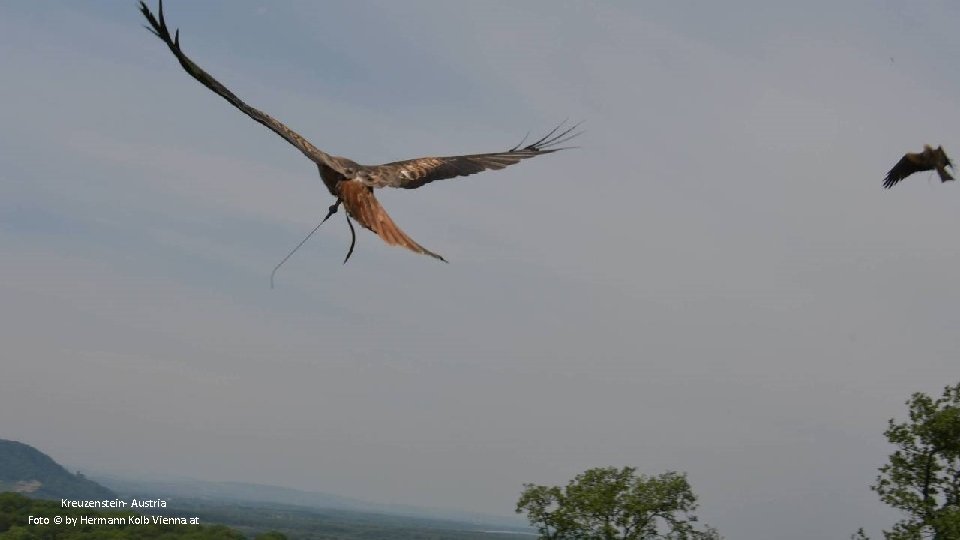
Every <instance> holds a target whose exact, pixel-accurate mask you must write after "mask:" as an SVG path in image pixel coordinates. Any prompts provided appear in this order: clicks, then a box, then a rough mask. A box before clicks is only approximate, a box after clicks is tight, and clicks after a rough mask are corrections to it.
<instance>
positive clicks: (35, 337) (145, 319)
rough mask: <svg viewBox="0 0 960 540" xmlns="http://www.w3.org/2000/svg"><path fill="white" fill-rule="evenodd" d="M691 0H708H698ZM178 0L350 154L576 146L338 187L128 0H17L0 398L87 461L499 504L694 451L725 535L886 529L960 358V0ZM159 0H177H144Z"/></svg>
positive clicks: (699, 488) (274, 102)
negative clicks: (949, 161) (365, 216)
mask: <svg viewBox="0 0 960 540" xmlns="http://www.w3.org/2000/svg"><path fill="white" fill-rule="evenodd" d="M694 4H696V5H694ZM785 4H786V3H772V2H766V1H756V2H725V3H723V5H722V6H721V5H719V4H718V3H707V2H698V3H686V5H685V6H683V5H678V4H677V3H673V2H671V3H658V4H656V5H653V4H652V3H643V2H629V3H628V2H622V3H614V2H603V3H573V2H568V3H562V2H554V1H550V0H543V1H540V2H523V3H517V2H512V1H511V2H507V1H502V2H494V1H484V2H448V1H440V0H437V1H435V2H402V3H401V2H390V1H384V2H336V3H326V2H306V1H303V2H294V1H285V2H280V1H276V2H268V1H264V0H259V1H258V0H248V1H236V2H233V1H230V2H227V1H217V2H214V1H202V2H192V1H185V0H180V1H177V0H168V2H166V3H165V8H166V16H167V21H168V24H170V25H171V27H179V28H180V30H181V44H182V46H183V48H184V50H185V51H186V53H187V54H188V55H190V56H191V57H192V58H193V59H194V60H195V61H196V62H197V63H198V64H199V65H200V66H202V67H203V68H205V69H207V70H208V71H209V72H211V73H212V74H213V75H214V76H216V77H218V78H219V79H220V80H221V81H222V82H223V83H225V84H226V85H227V86H228V87H230V88H231V89H232V90H233V91H234V92H236V93H237V94H238V95H240V96H241V97H242V98H244V99H246V100H247V101H248V102H249V103H250V104H252V105H254V106H256V107H258V108H261V109H263V110H265V111H267V112H269V113H270V114H272V115H273V116H275V117H276V118H278V119H279V120H281V121H284V122H286V123H287V124H288V125H289V126H290V127H292V128H293V129H295V130H298V131H299V132H300V133H301V134H303V135H304V136H306V137H307V138H308V139H310V140H311V141H312V142H313V143H314V144H315V145H317V146H318V147H320V148H321V149H323V150H325V151H327V152H330V153H333V154H337V155H342V156H347V157H350V158H352V159H354V160H356V161H359V162H361V163H383V162H388V161H394V160H398V159H405V158H411V157H417V156H423V155H446V154H460V153H475V152H488V151H497V150H503V149H506V148H509V147H510V146H512V145H514V144H515V143H516V142H517V141H519V139H520V138H521V137H522V136H523V135H524V134H525V133H526V132H528V131H530V132H531V133H532V134H534V135H535V134H537V133H540V132H544V131H547V130H549V129H550V128H551V127H552V126H553V125H555V124H556V123H558V122H559V121H561V120H563V119H564V118H568V117H569V118H570V119H572V120H585V121H586V123H585V124H584V128H585V130H586V133H585V134H584V135H583V136H582V137H580V138H579V139H577V142H578V144H579V145H580V148H579V149H576V150H570V151H566V152H561V153H558V154H553V155H550V156H546V157H541V158H536V159H533V160H528V161H525V162H523V163H521V164H519V165H516V166H513V167H510V168H508V169H506V170H502V171H498V172H488V173H484V174H482V175H477V176H471V177H469V178H461V179H457V180H447V181H443V182H436V183H433V184H430V185H427V186H425V187H423V188H421V189H418V190H415V191H406V190H404V191H388V190H381V191H380V192H378V197H380V199H381V201H382V202H383V204H384V205H385V207H386V208H387V209H388V210H389V212H390V213H391V215H392V216H393V218H394V220H395V221H396V222H397V223H398V224H399V225H400V227H402V228H403V229H404V230H405V231H406V232H407V233H408V234H409V235H410V236H411V237H412V238H414V239H415V240H417V241H418V242H420V243H421V244H423V245H424V246H425V247H427V248H428V249H431V250H433V251H436V252H438V253H440V254H442V255H444V256H445V257H446V258H447V259H448V260H449V261H450V264H443V263H439V262H437V261H435V260H433V259H431V258H429V257H425V256H419V255H415V254H413V253H410V252H407V251H404V250H402V249H398V248H394V247H389V246H387V245H385V244H384V243H383V242H382V241H381V240H380V239H378V238H377V237H376V236H374V235H373V234H372V233H369V232H368V231H365V230H358V243H357V248H356V252H355V253H354V255H353V258H352V260H351V261H350V262H349V263H348V264H347V265H345V266H344V265H342V264H341V261H342V259H343V255H344V254H345V252H346V249H347V246H348V243H349V232H348V230H347V227H346V225H345V223H344V219H343V217H342V215H338V216H336V217H335V218H334V219H331V221H330V222H328V223H327V224H325V225H324V226H323V227H322V228H321V230H320V231H319V232H318V233H317V235H316V236H315V237H314V238H313V239H312V240H311V241H310V243H308V244H307V245H306V246H305V247H304V248H303V249H301V251H300V252H299V253H297V254H296V255H295V256H294V257H293V258H292V259H291V260H290V261H289V262H288V263H287V264H286V265H285V266H284V267H283V268H282V269H281V270H280V272H279V274H278V276H277V288H276V289H274V290H271V289H270V288H269V275H270V270H271V269H272V268H273V266H274V265H275V264H276V263H277V262H278V261H279V260H280V259H281V258H282V257H283V256H284V255H285V254H286V253H287V251H289V250H290V249H291V248H292V247H293V246H294V245H296V243H297V242H298V241H299V240H300V239H301V238H302V236H303V235H304V234H305V233H306V232H307V231H309V230H310V229H311V228H312V227H313V226H314V225H315V223H316V221H317V220H318V219H319V218H320V217H322V215H323V213H324V212H325V211H326V208H327V207H328V206H329V205H330V204H331V203H332V202H333V200H332V198H331V197H330V195H329V194H328V193H327V191H326V189H325V188H324V187H323V185H322V184H321V182H320V179H319V177H318V176H317V174H316V168H315V167H314V166H313V164H312V163H310V162H309V161H308V160H306V159H305V158H304V157H303V156H302V155H300V154H299V153H298V152H297V151H296V150H295V149H294V148H293V147H291V146H289V145H288V144H287V143H285V142H284V141H283V140H281V139H280V138H279V137H277V136H276V135H274V134H273V133H271V132H269V131H268V130H266V129H265V128H263V127H262V126H260V125H258V124H256V123H254V122H253V121H251V120H250V119H248V118H247V117H245V116H244V115H243V114H242V113H240V112H239V111H237V110H235V109H234V108H233V107H231V106H230V105H229V104H228V103H226V102H225V101H223V100H222V99H220V98H219V97H217V96H215V95H214V94H213V93H212V92H210V91H208V90H207V89H206V88H204V87H202V86H201V85H200V84H199V83H197V82H196V81H194V80H193V79H191V78H190V77H189V76H188V75H186V73H184V72H183V71H182V69H181V68H180V66H179V65H178V64H177V63H176V61H175V59H174V58H173V56H172V55H171V54H170V52H169V51H168V50H167V49H166V47H165V46H164V45H163V43H161V42H160V41H159V40H157V39H156V38H154V37H153V36H151V35H150V34H149V33H148V32H147V31H146V30H144V29H143V27H142V23H143V21H142V20H141V16H140V14H139V13H138V11H137V9H136V3H135V2H133V1H126V0H124V1H112V0H111V1H106V0H104V1H96V2H92V1H91V2H66V1H63V2H53V1H49V2H34V1H28V0H6V1H4V2H0V50H2V51H3V54H0V73H3V76H2V81H3V82H2V83H0V100H2V103H3V104H4V106H2V107H0V126H2V127H0V254H2V256H0V306H2V307H0V342H2V344H3V347H2V353H0V354H2V357H3V359H2V366H3V369H2V378H0V438H8V439H15V440H20V441H23V442H26V443H28V444H31V445H33V446H36V447H38V448H39V449H40V450H42V451H45V452H48V453H49V454H50V455H51V456H52V457H54V459H57V460H58V461H61V462H63V463H65V464H67V465H68V466H70V467H72V468H89V469H96V470H109V471H114V472H116V473H118V474H122V473H128V474H144V475H151V476H161V477H162V476H167V475H169V476H181V477H183V476H186V477H193V478H198V479H205V480H236V481H245V482H257V483H266V484H274V485H280V486H287V487H292V488H298V489H305V490H313V491H325V492H330V493H336V494H340V495H344V496H350V497H356V498H362V499H367V500H371V501H377V502H386V503H404V504H413V505H424V506H436V507H448V508H461V509H466V510H473V511H478V512H485V513H491V514H502V515H511V514H512V512H513V507H514V504H515V502H516V499H517V497H518V496H519V494H520V491H521V489H522V484H523V483H524V482H533V483H538V484H563V483H565V482H566V481H567V480H568V479H570V478H572V477H573V476H574V475H576V474H577V473H579V472H582V471H583V470H585V469H587V468H590V467H599V466H609V465H612V466H624V465H631V466H635V467H637V468H638V469H639V470H640V472H643V473H646V474H659V473H662V472H664V471H666V470H680V471H686V472H687V473H688V474H689V480H690V482H691V484H692V486H693V488H694V490H695V491H696V493H697V494H698V495H699V496H700V502H701V509H700V512H699V514H700V516H701V519H702V520H703V521H705V522H707V523H709V524H711V525H713V526H715V527H717V528H718V529H719V530H720V532H721V533H722V534H724V535H725V536H726V537H727V538H731V539H747V540H751V539H757V540H760V539H767V538H781V539H786V540H793V539H795V540H801V539H802V540H807V539H810V538H846V537H848V536H849V535H850V534H851V533H853V532H854V531H855V530H856V529H857V528H858V527H860V526H864V527H865V528H866V529H867V531H868V532H869V533H871V534H873V535H878V534H879V531H880V529H881V528H884V527H889V526H890V525H891V524H892V523H893V521H894V520H895V519H897V514H896V513H893V512H891V511H889V510H887V509H886V507H884V506H883V505H882V504H881V503H880V502H879V501H878V499H877V497H876V495H875V494H874V493H872V492H871V491H870V490H869V485H870V484H872V483H873V481H874V479H875V478H876V474H877V467H878V466H880V465H881V464H882V463H883V462H884V461H885V459H886V456H887V455H888V454H889V453H890V452H891V451H892V448H891V447H890V446H889V445H888V444H887V443H886V441H885V439H884V437H883V435H882V433H883V430H884V429H885V428H886V422H887V420H888V419H889V418H891V417H898V418H903V417H904V412H905V406H904V405H903V403H904V401H905V400H906V399H907V398H908V397H909V395H910V394H911V393H912V392H916V391H923V392H927V393H938V392H939V391H940V390H941V389H942V387H943V386H945V385H947V384H952V383H955V382H957V378H958V377H957V376H958V373H960V369H958V368H957V366H958V365H960V364H958V361H957V351H958V350H960V332H957V330H956V328H955V325H956V323H957V317H956V311H957V306H958V305H960V289H958V287H957V286H956V280H957V276H958V273H960V242H958V240H957V234H956V231H957V230H958V229H960V185H958V184H955V183H954V184H944V185H941V184H940V182H939V180H937V179H936V178H935V176H934V175H930V174H927V173H922V174H918V175H916V176H914V177H911V178H910V179H908V180H907V181H905V182H903V183H901V184H900V185H897V186H896V187H895V188H894V189H892V190H889V191H885V190H883V189H882V187H881V185H882V180H883V176H884V174H885V173H886V171H887V170H888V169H889V168H890V167H891V166H892V165H893V164H894V163H895V162H896V161H897V160H898V159H899V157H900V156H901V155H902V154H903V153H904V152H906V151H918V150H920V149H921V148H922V145H923V144H924V143H930V144H933V145H937V144H943V145H944V147H945V148H946V150H947V152H948V153H949V152H958V154H957V157H960V75H958V72H957V70H956V69H955V65H956V51H957V50H960V34H958V33H957V32H956V28H957V26H958V23H960V4H957V3H956V2H950V1H943V2H919V3H910V5H909V7H907V5H906V3H901V2H842V3H836V2H804V3H793V4H791V5H785ZM151 6H152V7H155V4H154V3H152V2H151Z"/></svg>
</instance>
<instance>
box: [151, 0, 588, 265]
mask: <svg viewBox="0 0 960 540" xmlns="http://www.w3.org/2000/svg"><path fill="white" fill-rule="evenodd" d="M140 11H141V12H142V13H143V16H144V17H146V19H147V22H148V23H149V24H150V26H147V27H146V28H147V30H150V32H152V33H153V34H154V35H156V36H157V37H158V38H160V39H161V40H163V42H164V43H166V44H167V47H169V48H170V51H171V52H173V55H174V56H176V57H177V60H178V61H179V62H180V65H181V66H183V69H184V70H186V72H187V73H188V74H190V76H191V77H193V78H194V79H196V80H198V81H200V83H202V84H203V85H204V86H206V87H207V88H209V89H210V90H212V91H213V92H215V93H216V94H217V95H219V96H220V97H222V98H223V99H225V100H227V101H229V102H230V104H231V105H233V106H234V107H236V108H238V109H240V110H241V111H243V113H244V114H246V115H247V116H249V117H250V118H252V119H254V120H256V121H257V122H259V123H261V124H263V125H264V126H266V127H267V128H269V129H271V130H272V131H273V132H274V133H276V134H277V135H279V136H281V137H283V139H284V140H286V141H287V142H288V143H290V144H292V145H293V146H295V147H296V148H297V149H298V150H300V152H302V153H303V154H304V155H305V156H307V158H309V159H310V160H311V161H313V162H314V163H316V164H317V169H318V170H319V171H320V178H322V179H323V183H324V185H326V186H327V189H328V190H329V191H330V194H331V195H333V196H334V197H336V199H337V200H336V202H335V203H334V204H332V205H331V206H330V208H329V209H328V213H327V215H326V217H325V218H324V219H323V221H321V224H322V223H323V222H325V221H326V220H327V219H328V218H330V216H332V215H333V214H334V213H336V211H337V208H338V207H339V206H340V205H341V204H343V207H344V209H345V210H346V213H347V224H348V225H350V232H351V235H352V237H351V243H350V249H349V251H348V252H347V256H346V258H345V259H344V260H343V262H344V263H346V262H347V260H348V259H349V258H350V255H351V254H352V253H353V247H354V244H355V242H356V234H355V233H354V230H353V225H352V224H351V223H350V218H353V219H354V220H356V221H357V222H358V223H360V225H362V226H363V227H365V228H366V229H369V230H370V231H373V232H374V233H375V234H376V235H377V236H379V237H380V238H381V239H383V241H384V242H386V243H387V244H389V245H394V246H401V247H404V248H407V249H409V250H411V251H414V252H416V253H422V254H424V255H430V256H431V257H434V258H436V259H439V260H441V261H444V262H446V260H445V259H444V258H443V257H441V256H440V255H438V254H436V253H434V252H432V251H430V250H428V249H427V248H425V247H423V246H421V245H420V244H418V243H417V242H415V241H414V240H413V239H412V238H410V237H409V236H407V235H406V234H405V233H404V232H403V231H402V230H400V228H399V227H397V225H396V223H394V222H393V220H392V219H390V216H389V215H388V214H387V212H386V210H384V209H383V207H382V206H380V203H379V202H378V201H377V198H376V197H375V196H374V194H373V190H374V189H376V188H382V187H387V186H389V187H393V188H404V189H415V188H418V187H420V186H422V185H424V184H427V183H430V182H433V181H434V180H443V179H446V178H455V177H458V176H467V175H471V174H475V173H478V172H481V171H485V170H488V169H491V170H496V169H502V168H504V167H507V166H509V165H513V164H514V163H518V162H519V161H520V160H523V159H527V158H532V157H535V156H540V155H543V154H549V153H551V152H556V151H558V150H563V149H564V148H562V147H560V145H561V144H563V143H565V142H566V141H569V140H570V139H571V138H573V137H575V136H577V135H579V132H576V128H577V126H576V125H575V126H573V127H570V128H567V129H563V127H564V125H563V124H561V125H559V126H557V127H556V128H554V129H553V131H551V132H550V133H548V134H547V135H545V136H544V137H542V138H541V139H539V140H538V141H536V142H534V143H532V144H529V145H527V146H522V147H521V145H522V144H523V141H521V143H520V144H518V145H517V146H515V147H513V148H511V149H509V150H506V151H503V152H492V153H487V154H473V155H466V156H448V157H421V158H416V159H408V160H404V161H396V162H393V163H386V164H384V165H361V164H359V163H356V162H354V161H351V160H349V159H347V158H344V157H339V156H333V155H330V154H327V153H325V152H323V151H321V150H319V149H318V148H317V147H315V146H313V145H312V144H310V142H309V141H307V140H306V139H304V138H303V137H302V136H300V135H299V134H298V133H296V132H294V131H293V130H292V129H290V128H288V127H287V126H285V125H284V124H282V123H281V122H279V121H277V120H276V119H274V118H273V117H272V116H270V115H268V114H267V113H265V112H263V111H260V110H258V109H255V108H253V107H251V106H250V105H247V104H246V103H244V102H243V101H242V100H240V98H238V97H237V96H236V95H235V94H234V93H233V92H231V91H230V90H228V89H227V88H226V87H225V86H224V85H222V84H221V83H220V82H219V81H217V80H216V79H214V78H213V77H212V76H210V74H209V73H207V72H206V71H204V70H203V69H201V68H200V67H199V66H198V65H197V64H195V63H193V61H192V60H190V58H188V57H187V55H186V54H184V53H183V51H182V50H181V49H180V30H179V29H178V30H176V31H175V32H174V34H173V36H171V35H170V30H169V28H167V24H166V22H165V21H164V19H163V0H160V3H159V6H158V9H157V15H156V16H154V14H153V13H151V12H150V9H149V8H148V7H147V5H146V4H145V3H144V2H143V1H141V2H140ZM317 227H318V228H319V225H317ZM314 231H316V229H314ZM311 234H313V233H311ZM307 238H309V235H308V236H307ZM305 241H306V239H304V242H305ZM301 245H302V242H301ZM298 247H299V246H298ZM294 251H296V249H294ZM291 254H292V252H291ZM288 257H289V255H288ZM285 260H286V259H284V261H285ZM280 264H283V262H281V263H280ZM278 267H279V265H278Z"/></svg>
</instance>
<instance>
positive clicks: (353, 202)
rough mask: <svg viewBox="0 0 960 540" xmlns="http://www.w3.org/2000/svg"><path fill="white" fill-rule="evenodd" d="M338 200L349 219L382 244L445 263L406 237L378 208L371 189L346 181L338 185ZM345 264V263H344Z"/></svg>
mask: <svg viewBox="0 0 960 540" xmlns="http://www.w3.org/2000/svg"><path fill="white" fill-rule="evenodd" d="M339 189H340V199H341V200H342V201H343V206H344V208H346V210H347V213H348V214H350V217H352V218H353V219H355V220H357V223H359V224H361V225H363V226H364V227H366V228H367V229H369V230H371V231H373V232H374V233H376V234H377V236H379V237H380V238H382V239H383V241H384V242H386V243H387V244H389V245H391V246H401V247H405V248H407V249H409V250H410V251H413V252H416V253H422V254H424V255H430V256H431V257H433V258H435V259H440V260H441V261H443V262H447V260H446V259H444V258H443V257H441V256H440V255H437V254H436V253H434V252H432V251H430V250H429V249H427V248H425V247H423V246H421V245H420V244H418V243H416V242H415V241H414V240H413V239H412V238H410V237H409V236H407V235H406V234H405V233H404V232H403V231H402V230H400V227H397V224H396V223H394V222H393V220H392V219H390V215H389V214H387V211H386V210H384V209H383V207H382V206H380V201H378V200H377V198H376V197H374V195H373V188H371V187H369V186H365V185H363V184H361V183H360V182H352V181H346V182H341V183H340V185H339ZM344 262H346V261H344Z"/></svg>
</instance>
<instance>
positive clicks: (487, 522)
mask: <svg viewBox="0 0 960 540" xmlns="http://www.w3.org/2000/svg"><path fill="white" fill-rule="evenodd" d="M90 475H91V476H92V477H94V478H96V479H97V481H99V482H100V483H102V484H104V485H106V486H108V487H110V488H111V489H113V490H114V491H116V492H118V493H120V494H121V495H122V496H128V497H140V498H146V499H155V498H162V499H168V500H177V499H180V500H191V501H207V502H216V503H224V502H232V503H251V504H256V505H263V504H268V505H269V504H281V505H291V506H299V507H304V508H313V509H318V510H325V509H329V510H347V511H353V512H369V513H377V514H385V515H390V516H406V517H412V518H420V519H427V520H430V519H435V520H445V521H456V522H460V523H462V524H471V525H474V526H479V527H483V528H497V529H510V530H529V525H528V524H527V520H526V519H522V518H520V517H512V516H511V517H507V516H493V515H487V514H482V513H479V512H470V511H464V510H451V509H440V508H424V507H418V506H410V505H404V504H382V503H374V502H368V501H363V500H359V499H352V498H348V497H341V496H339V495H332V494H330V493H322V492H315V491H301V490H298V489H291V488H285V487H279V486H270V485H263V484H252V483H246V482H209V481H204V480H195V479H190V478H167V479H163V480H160V479H155V478H137V479H134V478H130V477H121V476H116V475H113V474H109V473H100V472H92V471H91V472H90Z"/></svg>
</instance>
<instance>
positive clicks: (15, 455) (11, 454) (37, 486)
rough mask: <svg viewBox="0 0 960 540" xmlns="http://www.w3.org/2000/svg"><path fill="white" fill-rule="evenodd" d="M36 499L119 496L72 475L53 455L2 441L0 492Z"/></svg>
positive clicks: (91, 481) (110, 497) (0, 443)
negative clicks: (15, 493)
mask: <svg viewBox="0 0 960 540" xmlns="http://www.w3.org/2000/svg"><path fill="white" fill-rule="evenodd" d="M4 491H13V492H17V493H22V494H24V495H26V496H28V497H33V498H35V499H60V498H68V499H114V498H116V497H117V495H116V494H115V493H114V492H113V491H111V490H109V489H107V488H105V487H103V486H101V485H100V484H98V483H96V482H94V481H93V480H90V479H88V478H85V477H84V476H83V475H81V474H71V473H70V472H69V471H67V470H66V469H64V468H63V467H61V466H60V465H59V464H57V462H56V461H54V460H53V459H51V458H50V456H48V455H46V454H44V453H43V452H41V451H39V450H37V449H36V448H34V447H32V446H29V445H26V444H23V443H22V442H17V441H8V440H6V439H0V492H4Z"/></svg>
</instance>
